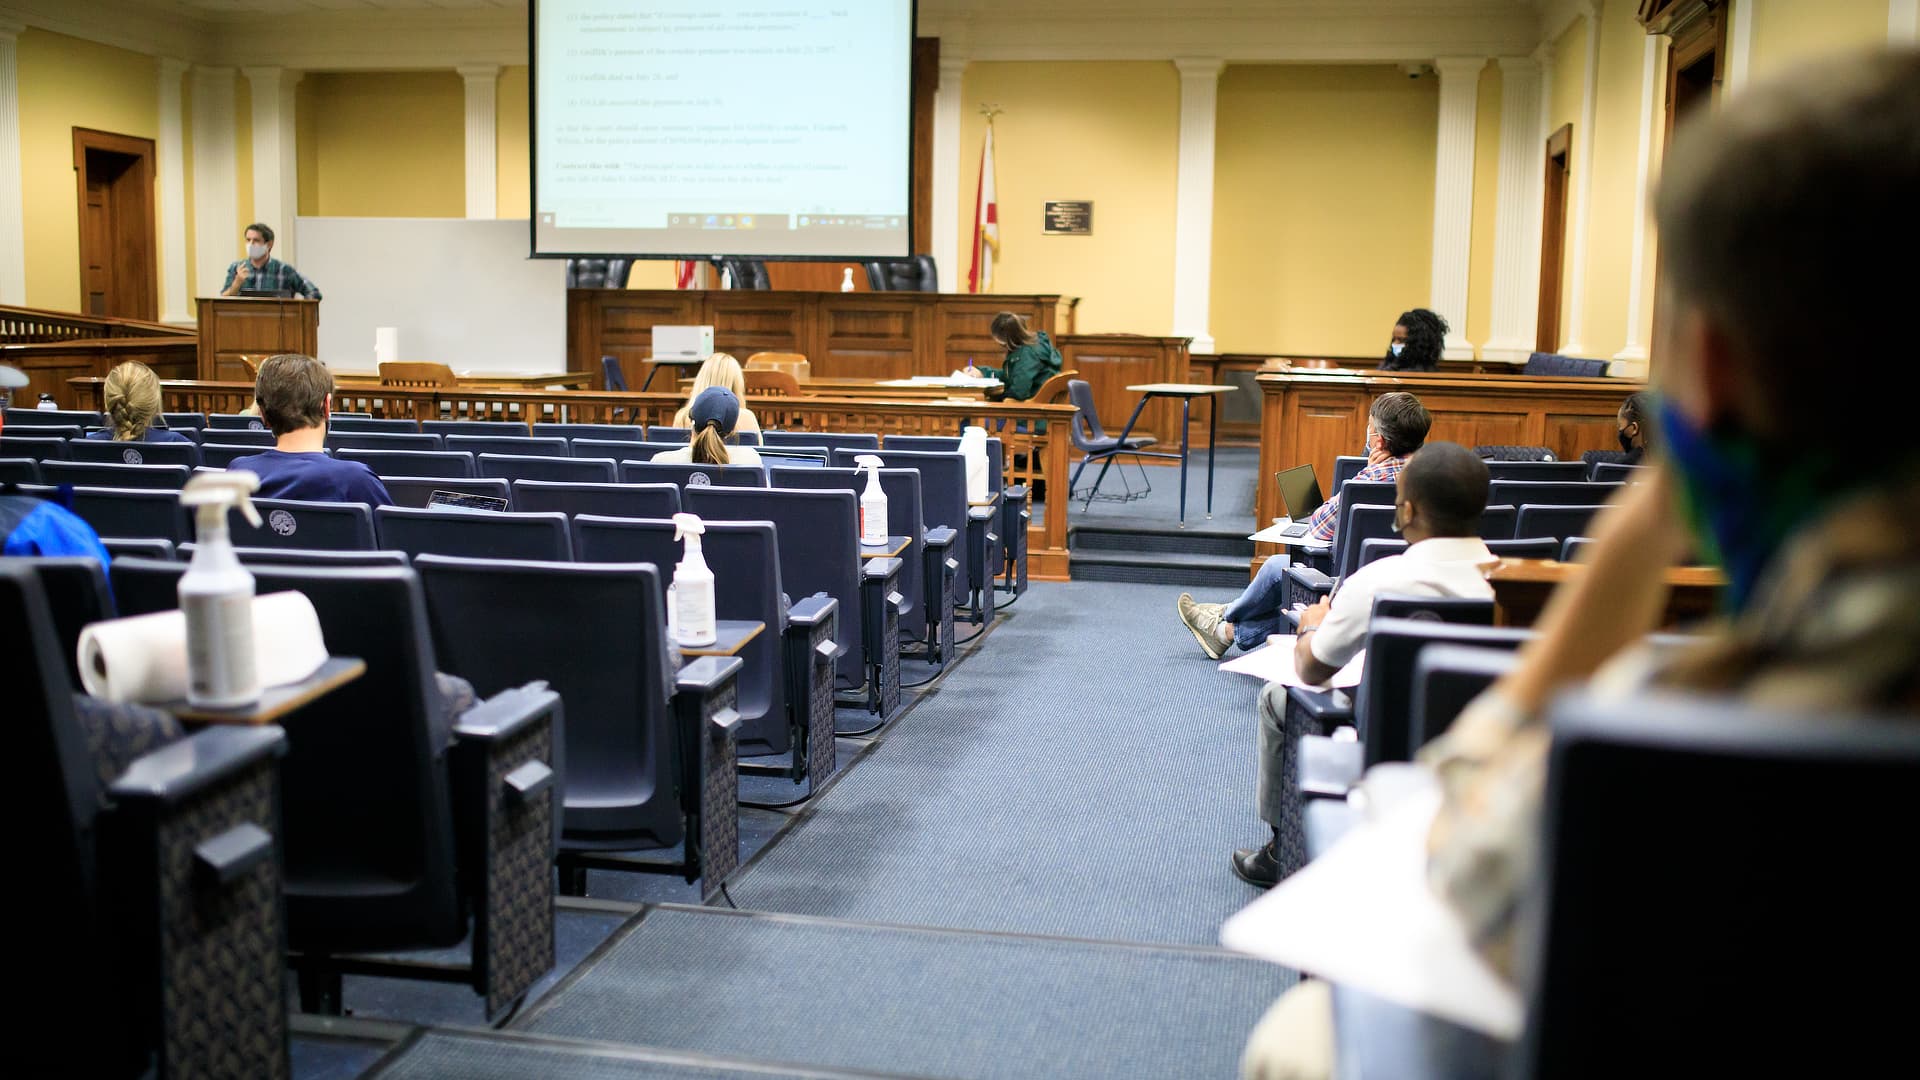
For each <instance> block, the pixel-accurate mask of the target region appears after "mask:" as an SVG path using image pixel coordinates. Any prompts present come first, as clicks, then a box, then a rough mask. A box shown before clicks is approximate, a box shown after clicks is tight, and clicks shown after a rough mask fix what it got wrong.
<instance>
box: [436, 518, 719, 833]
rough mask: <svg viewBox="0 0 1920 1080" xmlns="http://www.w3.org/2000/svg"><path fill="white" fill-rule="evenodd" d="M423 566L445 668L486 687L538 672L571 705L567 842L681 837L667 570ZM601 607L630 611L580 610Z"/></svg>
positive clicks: (481, 563)
mask: <svg viewBox="0 0 1920 1080" xmlns="http://www.w3.org/2000/svg"><path fill="white" fill-rule="evenodd" d="M415 566H416V569H417V570H418V572H419V574H420V577H421V580H422V582H423V584H424V586H425V589H426V595H427V601H428V609H429V611H430V616H429V618H430V622H431V625H432V627H433V638H434V643H435V648H436V654H437V655H438V656H439V658H440V662H441V664H442V665H443V666H444V668H445V669H446V670H448V671H450V672H452V673H454V674H456V675H459V676H460V677H462V678H464V679H467V680H469V681H471V682H472V683H473V686H474V689H475V690H476V691H477V692H479V693H480V694H483V695H485V694H492V693H495V692H498V691H500V690H504V689H507V688H509V687H512V686H517V685H520V684H522V683H525V682H529V681H532V680H535V679H541V680H545V681H547V682H548V683H550V684H552V686H553V688H554V689H555V690H557V691H558V692H559V693H560V700H561V701H562V702H564V703H565V707H566V710H567V712H566V724H565V725H564V740H565V753H566V757H565V760H566V770H565V774H564V784H565V792H564V809H563V811H562V816H561V821H562V831H563V832H562V835H563V840H562V843H563V845H564V846H566V847H570V848H582V847H611V848H634V847H667V846H670V845H672V844H676V843H678V842H679V841H680V839H681V836H682V833H683V829H682V825H681V822H682V816H681V812H680V803H679V796H680V792H679V785H678V783H677V781H676V774H675V771H674V762H675V760H676V754H675V752H674V746H675V742H676V740H675V738H674V733H673V726H672V715H671V712H670V710H669V708H668V704H669V701H670V700H671V698H672V694H673V688H672V668H671V661H670V660H669V659H668V655H667V648H666V609H665V606H664V604H663V602H662V588H661V584H660V581H661V575H660V571H659V569H658V568H657V567H656V566H655V565H654V564H651V563H604V564H595V565H588V564H585V563H560V562H525V561H495V560H484V559H462V558H446V557H442V556H436V555H425V556H421V557H420V558H419V559H417V560H416V561H415ZM593 611H605V612H618V613H619V617H618V618H604V619H600V618H582V617H581V613H582V612H593ZM502 612H512V613H513V617H512V618H502V617H501V613H502Z"/></svg>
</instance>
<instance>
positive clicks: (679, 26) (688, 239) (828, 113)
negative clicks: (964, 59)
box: [530, 0, 914, 258]
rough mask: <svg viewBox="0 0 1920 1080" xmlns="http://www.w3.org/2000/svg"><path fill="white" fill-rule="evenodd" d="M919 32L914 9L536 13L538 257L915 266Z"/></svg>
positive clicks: (693, 7) (656, 8) (713, 0)
mask: <svg viewBox="0 0 1920 1080" xmlns="http://www.w3.org/2000/svg"><path fill="white" fill-rule="evenodd" d="M913 19H914V4H913V0H826V2H807V3H801V2H799V0H786V2H769V0H648V2H645V3H638V2H635V0H533V4H532V10H531V12H530V21H531V25H532V34H533V38H532V48H531V55H532V57H533V87H532V97H533V102H532V113H533V115H532V124H533V155H532V156H533V180H532V185H533V207H534V213H533V254H534V255H535V256H590V255H603V256H638V257H642V258H705V257H707V256H711V255H741V256H778V257H785V258H898V257H901V256H905V255H907V254H909V253H910V252H909V247H910V243H909V239H910V237H911V235H912V232H911V223H910V222H909V220H908V215H909V211H910V208H911V201H912V200H911V197H910V185H909V181H908V170H909V161H910V158H911V154H912V146H913V131H912V128H913V107H912V97H913V95H912V86H911V71H912V53H913Z"/></svg>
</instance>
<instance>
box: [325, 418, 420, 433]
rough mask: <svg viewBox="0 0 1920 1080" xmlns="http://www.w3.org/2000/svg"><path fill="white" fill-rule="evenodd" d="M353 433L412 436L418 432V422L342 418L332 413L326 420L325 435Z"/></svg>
mask: <svg viewBox="0 0 1920 1080" xmlns="http://www.w3.org/2000/svg"><path fill="white" fill-rule="evenodd" d="M336 431H337V432H343V433H344V432H353V433H356V434H369V433H370V434H376V435H378V434H388V435H412V434H418V433H419V431H420V422H419V421H418V420H376V419H374V418H373V417H371V416H342V415H340V414H339V413H334V414H333V415H332V416H330V417H328V418H327V433H328V434H329V435H331V434H333V433H334V432H336Z"/></svg>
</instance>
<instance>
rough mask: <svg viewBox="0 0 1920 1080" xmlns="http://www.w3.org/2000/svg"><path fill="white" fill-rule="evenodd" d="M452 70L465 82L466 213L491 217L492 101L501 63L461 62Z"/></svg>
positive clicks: (495, 184) (494, 171) (494, 199)
mask: <svg viewBox="0 0 1920 1080" xmlns="http://www.w3.org/2000/svg"><path fill="white" fill-rule="evenodd" d="M454 70H456V71H458V72H459V73H460V77H461V78H462V79H465V80H466V82H467V216H468V217H470V218H492V217H496V216H498V214H499V208H500V204H499V200H498V196H497V194H496V192H497V191H498V189H499V161H498V159H497V158H496V156H495V153H494V144H495V142H496V140H497V138H498V135H497V133H496V131H495V126H494V112H495V108H494V105H495V101H496V99H497V98H498V96H499V89H500V65H498V64H463V65H461V66H460V67H458V68H455V69H454Z"/></svg>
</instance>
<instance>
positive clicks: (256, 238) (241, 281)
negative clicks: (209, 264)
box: [220, 221, 320, 300]
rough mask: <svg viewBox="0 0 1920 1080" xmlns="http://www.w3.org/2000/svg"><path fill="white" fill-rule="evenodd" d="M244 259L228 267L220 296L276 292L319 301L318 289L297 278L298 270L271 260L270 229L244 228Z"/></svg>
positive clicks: (260, 227) (254, 226)
mask: <svg viewBox="0 0 1920 1080" xmlns="http://www.w3.org/2000/svg"><path fill="white" fill-rule="evenodd" d="M246 245H247V257H246V258H244V259H241V260H239V261H238V262H235V263H234V264H232V265H231V266H228V267H227V283H226V284H225V285H222V286H221V287H220V295H221V296H239V295H240V294H241V293H242V292H275V293H281V294H283V295H284V294H289V293H290V294H292V295H294V296H304V297H306V298H307V299H309V300H318V299H320V290H319V289H318V288H316V287H315V286H314V284H313V282H311V281H308V280H307V279H306V278H303V277H301V276H300V271H298V270H295V269H294V268H293V267H291V266H288V265H287V264H286V263H283V262H281V261H280V260H279V259H276V258H274V257H273V229H271V228H269V227H268V226H266V225H262V224H260V223H259V222H257V221H256V222H254V223H253V224H251V225H249V226H247V231H246Z"/></svg>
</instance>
